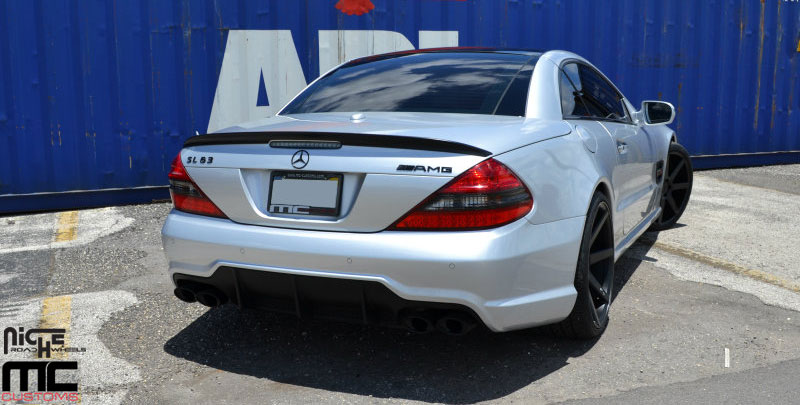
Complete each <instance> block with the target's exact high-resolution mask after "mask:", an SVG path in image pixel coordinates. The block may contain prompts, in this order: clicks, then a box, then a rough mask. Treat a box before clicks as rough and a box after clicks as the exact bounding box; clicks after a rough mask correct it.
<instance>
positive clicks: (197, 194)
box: [169, 153, 227, 218]
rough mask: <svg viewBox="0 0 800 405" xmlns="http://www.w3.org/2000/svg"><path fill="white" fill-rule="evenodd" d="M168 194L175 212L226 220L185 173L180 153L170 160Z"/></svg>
mask: <svg viewBox="0 0 800 405" xmlns="http://www.w3.org/2000/svg"><path fill="white" fill-rule="evenodd" d="M169 194H170V196H172V203H173V204H174V205H175V209H176V210H179V211H185V212H189V213H192V214H198V215H207V216H210V217H219V218H227V216H225V214H223V213H222V211H220V209H219V208H217V206H216V205H214V203H213V202H211V200H210V199H209V198H208V197H206V195H205V194H203V191H202V190H200V187H197V184H195V183H194V181H192V178H191V177H189V173H186V168H185V167H183V162H182V161H181V154H180V153H178V156H175V159H173V160H172V168H171V170H170V172H169Z"/></svg>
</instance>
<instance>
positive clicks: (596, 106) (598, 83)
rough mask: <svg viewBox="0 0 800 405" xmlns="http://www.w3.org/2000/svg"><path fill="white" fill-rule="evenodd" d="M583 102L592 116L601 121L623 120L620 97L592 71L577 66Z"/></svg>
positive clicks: (623, 112)
mask: <svg viewBox="0 0 800 405" xmlns="http://www.w3.org/2000/svg"><path fill="white" fill-rule="evenodd" d="M578 75H579V76H580V81H581V90H582V92H581V94H582V96H583V102H584V103H586V106H587V107H588V108H589V110H590V111H591V112H592V115H593V116H595V117H597V118H601V119H615V120H625V119H626V118H625V117H626V114H625V109H624V107H623V106H622V95H621V94H619V93H618V92H617V91H616V90H615V89H614V87H613V86H611V84H610V83H608V82H607V81H606V80H605V79H604V78H603V77H602V76H600V75H599V74H597V73H596V72H595V71H594V70H592V69H591V68H589V67H588V66H585V65H578Z"/></svg>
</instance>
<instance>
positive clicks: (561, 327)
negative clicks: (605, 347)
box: [551, 192, 614, 339]
mask: <svg viewBox="0 0 800 405" xmlns="http://www.w3.org/2000/svg"><path fill="white" fill-rule="evenodd" d="M612 224H613V222H612V220H611V203H610V202H609V200H608V197H606V195H605V194H603V193H600V192H598V193H596V194H595V195H594V197H592V203H591V204H590V206H589V212H588V213H587V215H586V224H585V225H584V227H583V237H582V239H581V247H580V250H579V252H578V264H577V267H576V269H575V290H577V292H578V296H577V298H576V299H575V306H574V307H573V308H572V312H571V313H570V314H569V316H568V317H567V319H564V320H563V321H561V322H559V323H557V324H554V325H551V330H552V332H553V333H554V334H555V335H556V336H562V337H568V338H577V339H591V338H594V337H597V336H600V335H601V334H602V333H603V331H605V329H606V326H608V310H609V307H610V306H611V299H612V296H613V295H612V294H613V289H614V230H613V225H612Z"/></svg>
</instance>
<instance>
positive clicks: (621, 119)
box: [563, 62, 655, 235]
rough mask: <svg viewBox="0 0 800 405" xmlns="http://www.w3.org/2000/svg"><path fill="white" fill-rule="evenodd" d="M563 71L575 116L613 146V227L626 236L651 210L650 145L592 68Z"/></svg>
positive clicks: (619, 97)
mask: <svg viewBox="0 0 800 405" xmlns="http://www.w3.org/2000/svg"><path fill="white" fill-rule="evenodd" d="M563 71H564V73H565V75H566V76H567V78H568V79H569V80H570V81H571V83H572V85H573V87H574V88H575V90H576V95H577V97H576V98H577V99H578V101H577V102H578V103H579V104H582V107H581V108H582V109H583V111H578V113H580V114H581V115H582V116H584V117H586V116H589V117H591V118H592V119H594V120H595V121H596V122H597V125H599V126H601V127H602V128H603V129H604V130H605V131H606V133H607V134H608V136H610V137H611V138H612V140H613V142H614V144H615V146H616V164H615V165H614V169H613V171H612V174H611V175H612V178H611V182H612V187H613V188H614V193H615V197H616V198H615V202H616V207H615V211H616V212H617V213H618V214H622V215H621V216H620V217H621V218H618V219H621V220H620V221H614V222H615V223H614V226H615V230H616V232H617V233H619V232H620V231H621V233H622V235H627V234H628V233H629V232H630V231H631V230H633V229H634V228H635V227H636V226H637V225H638V224H639V223H640V222H641V221H642V220H643V219H644V218H645V217H646V216H647V215H648V214H649V211H650V210H651V206H650V205H651V204H650V202H651V200H652V197H653V192H654V191H655V181H654V177H653V170H652V167H653V163H654V162H653V158H654V150H653V144H652V141H651V140H650V137H649V136H648V134H647V133H646V132H644V131H643V130H642V129H641V127H639V126H638V125H636V124H635V123H634V122H633V120H632V119H631V117H630V113H629V112H628V111H627V109H626V108H625V106H624V103H623V97H622V95H621V94H620V93H619V92H618V91H617V90H616V88H615V87H614V86H613V85H612V84H611V83H609V82H608V81H607V80H606V79H605V78H604V77H603V76H602V75H601V74H600V73H599V72H597V71H596V70H595V69H594V68H592V67H590V66H588V65H585V64H582V63H579V62H572V63H568V64H566V65H564V66H563ZM584 119H585V118H584ZM584 125H585V124H584Z"/></svg>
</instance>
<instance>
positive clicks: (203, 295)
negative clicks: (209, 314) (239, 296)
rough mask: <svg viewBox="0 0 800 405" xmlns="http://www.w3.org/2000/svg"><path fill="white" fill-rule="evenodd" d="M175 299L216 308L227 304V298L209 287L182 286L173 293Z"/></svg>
mask: <svg viewBox="0 0 800 405" xmlns="http://www.w3.org/2000/svg"><path fill="white" fill-rule="evenodd" d="M173 293H174V294H175V296H176V297H178V299H179V300H181V301H183V302H188V303H192V302H195V301H196V302H199V303H201V304H203V305H205V306H207V307H211V308H213V307H218V306H220V305H222V304H224V303H226V302H228V297H227V296H226V295H225V294H223V293H222V292H220V291H219V290H218V289H216V288H214V287H211V286H203V285H198V286H182V287H177V288H175V290H174V291H173Z"/></svg>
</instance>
